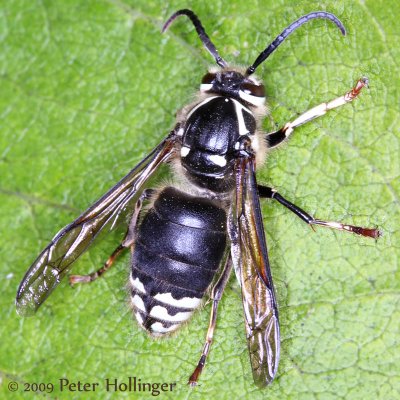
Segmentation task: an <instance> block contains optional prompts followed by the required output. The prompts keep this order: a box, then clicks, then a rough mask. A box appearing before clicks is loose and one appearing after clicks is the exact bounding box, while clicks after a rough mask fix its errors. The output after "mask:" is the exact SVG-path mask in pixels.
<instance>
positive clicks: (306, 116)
mask: <svg viewBox="0 0 400 400" xmlns="http://www.w3.org/2000/svg"><path fill="white" fill-rule="evenodd" d="M364 86H368V79H367V78H361V79H359V80H358V82H357V83H356V85H355V86H354V87H353V89H351V90H350V91H349V92H347V93H345V94H344V95H343V96H340V97H337V98H336V99H333V100H331V101H329V102H327V103H322V104H320V105H318V106H316V107H313V108H311V109H310V110H308V111H306V112H305V113H303V114H301V115H300V116H299V117H297V118H296V119H295V120H293V121H291V122H287V123H286V124H285V125H284V126H283V127H282V128H280V129H279V130H277V131H275V132H271V133H269V134H267V136H266V138H265V139H266V141H267V146H268V148H273V147H276V146H279V145H280V144H281V143H282V142H283V141H284V140H285V139H287V138H288V137H289V136H290V135H291V134H292V133H293V130H294V129H295V128H297V127H298V126H300V125H303V124H305V123H306V122H309V121H312V120H313V119H315V118H318V117H321V116H322V115H324V114H326V113H327V112H328V111H329V110H333V109H334V108H337V107H340V106H343V105H344V104H347V103H350V102H351V101H353V100H354V99H355V98H356V97H357V96H358V95H359V94H360V92H361V90H362V88H363V87H364Z"/></svg>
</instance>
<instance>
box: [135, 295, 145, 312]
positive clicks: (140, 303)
mask: <svg viewBox="0 0 400 400" xmlns="http://www.w3.org/2000/svg"><path fill="white" fill-rule="evenodd" d="M132 304H133V305H134V306H135V307H136V308H137V309H139V310H141V311H143V312H146V308H145V306H144V303H143V300H142V298H141V297H140V296H139V295H137V294H135V295H134V296H133V297H132Z"/></svg>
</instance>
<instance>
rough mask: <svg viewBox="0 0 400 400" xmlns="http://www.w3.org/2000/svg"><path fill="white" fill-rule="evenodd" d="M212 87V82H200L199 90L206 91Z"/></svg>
mask: <svg viewBox="0 0 400 400" xmlns="http://www.w3.org/2000/svg"><path fill="white" fill-rule="evenodd" d="M211 88H212V84H211V83H202V84H201V85H200V90H201V91H202V92H207V90H210V89H211Z"/></svg>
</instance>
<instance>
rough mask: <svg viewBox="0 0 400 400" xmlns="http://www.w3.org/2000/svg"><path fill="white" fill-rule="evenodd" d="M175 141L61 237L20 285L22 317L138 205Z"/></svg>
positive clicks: (158, 150) (156, 152)
mask: <svg viewBox="0 0 400 400" xmlns="http://www.w3.org/2000/svg"><path fill="white" fill-rule="evenodd" d="M175 138H176V136H175V134H174V132H172V133H171V134H170V135H169V136H168V137H167V138H166V139H165V140H164V141H163V142H161V143H160V144H159V145H158V146H157V147H156V148H154V149H153V151H152V152H151V153H150V154H149V155H148V156H147V157H146V158H145V159H144V160H143V161H141V162H140V163H139V164H138V165H137V166H136V167H135V168H133V169H132V171H130V172H129V173H128V174H127V175H126V176H125V177H124V178H122V179H121V180H120V181H119V182H118V183H117V184H116V185H115V186H114V187H113V188H112V189H110V190H109V191H108V192H107V193H106V194H105V195H104V196H103V197H101V198H100V199H99V200H98V201H96V203H94V204H93V205H92V206H91V207H89V209H87V210H86V211H85V212H84V213H83V214H82V215H80V216H79V217H78V218H77V219H76V220H75V221H74V222H72V223H71V224H69V225H67V226H66V227H65V228H63V229H62V230H61V231H60V232H58V233H57V235H56V236H55V237H54V238H53V240H52V241H51V242H50V244H49V245H48V246H47V247H46V248H45V249H44V250H43V251H42V252H41V253H40V255H39V256H38V258H37V259H36V260H35V262H34V263H33V264H32V266H31V267H30V268H29V270H28V271H27V272H26V274H25V276H24V278H23V280H22V282H21V283H20V285H19V288H18V292H17V297H16V300H15V303H16V307H17V312H18V314H20V315H23V316H28V315H33V314H34V313H35V312H36V310H37V309H38V307H39V306H40V305H41V304H42V303H43V302H44V301H45V300H46V299H47V297H48V296H49V295H50V293H51V292H52V291H53V290H54V289H55V287H56V286H57V285H58V284H59V283H60V281H61V279H62V278H63V277H64V276H65V275H66V274H67V273H68V271H69V270H70V269H71V266H72V263H73V262H74V261H75V260H76V259H77V258H78V257H79V256H81V255H82V254H83V253H84V252H85V251H86V250H87V249H88V248H89V246H90V245H91V244H92V243H93V241H94V239H95V238H96V237H97V236H98V235H99V233H100V232H101V231H102V230H104V229H105V228H109V229H112V228H113V227H114V225H115V224H116V222H117V220H118V219H119V217H120V215H121V213H122V212H123V211H124V210H125V209H126V208H127V207H129V206H130V205H131V204H132V202H133V201H136V199H137V197H138V196H139V194H140V188H141V187H142V186H143V184H144V183H145V182H146V181H147V180H148V179H149V178H150V177H151V176H152V175H153V173H154V172H155V171H156V170H157V168H158V167H159V166H160V165H161V163H163V162H165V161H167V160H168V159H169V158H170V156H171V155H172V153H173V150H174V144H175V140H176V139H175Z"/></svg>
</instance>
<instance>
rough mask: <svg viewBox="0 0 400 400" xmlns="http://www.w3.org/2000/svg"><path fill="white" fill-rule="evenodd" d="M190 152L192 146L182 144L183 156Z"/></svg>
mask: <svg viewBox="0 0 400 400" xmlns="http://www.w3.org/2000/svg"><path fill="white" fill-rule="evenodd" d="M189 153H190V147H187V146H182V147H181V157H186V156H187V155H188V154H189Z"/></svg>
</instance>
